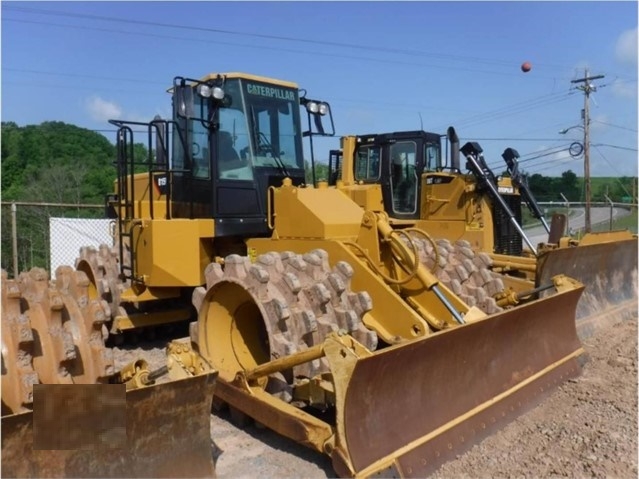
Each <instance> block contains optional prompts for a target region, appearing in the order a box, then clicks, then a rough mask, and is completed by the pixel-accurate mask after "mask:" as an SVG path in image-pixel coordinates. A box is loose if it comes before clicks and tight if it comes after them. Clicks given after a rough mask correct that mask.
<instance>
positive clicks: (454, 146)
mask: <svg viewBox="0 0 639 479" xmlns="http://www.w3.org/2000/svg"><path fill="white" fill-rule="evenodd" d="M446 137H447V138H448V141H449V142H450V166H451V168H453V169H455V170H459V137H458V136H457V132H455V128H453V127H452V126H449V127H448V130H446Z"/></svg>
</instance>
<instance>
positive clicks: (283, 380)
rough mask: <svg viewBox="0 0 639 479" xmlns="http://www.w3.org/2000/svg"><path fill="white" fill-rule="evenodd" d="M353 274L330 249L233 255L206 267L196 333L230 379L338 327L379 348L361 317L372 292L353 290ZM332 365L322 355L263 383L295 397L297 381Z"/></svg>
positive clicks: (198, 292)
mask: <svg viewBox="0 0 639 479" xmlns="http://www.w3.org/2000/svg"><path fill="white" fill-rule="evenodd" d="M352 274H353V271H352V269H351V267H350V266H349V265H348V264H346V263H343V262H340V263H337V264H336V265H335V267H334V268H332V269H331V268H330V267H329V264H328V255H327V253H326V252H325V251H323V250H314V251H312V252H310V253H307V254H305V255H299V254H296V253H292V252H283V253H274V252H272V253H266V254H263V255H261V256H259V257H258V258H257V260H256V261H255V263H253V264H252V263H251V262H250V261H249V259H248V258H246V257H242V256H239V255H230V256H228V257H227V258H226V259H225V262H224V267H222V266H221V265H219V264H217V263H211V264H210V265H209V266H208V267H207V268H206V270H205V276H206V288H204V287H200V288H197V289H196V290H195V291H194V293H193V304H194V305H195V307H196V309H197V310H198V313H199V314H198V323H197V327H195V328H192V330H191V331H192V340H193V341H194V342H195V343H196V344H197V345H198V348H199V350H200V353H202V354H203V355H204V356H205V357H207V358H208V359H209V360H210V361H211V362H212V364H213V366H214V367H215V368H216V369H218V370H219V371H220V378H221V379H223V380H226V381H231V380H233V378H234V377H235V374H236V373H237V372H238V371H241V370H249V369H252V368H254V367H255V366H257V365H258V364H261V363H264V362H267V361H269V360H273V359H278V358H283V357H286V356H290V355H291V354H293V353H296V352H300V351H304V350H306V349H307V348H309V347H311V346H315V345H318V344H321V343H322V342H323V341H324V339H325V338H326V336H327V334H329V333H330V332H332V331H339V330H342V331H344V332H346V333H350V334H352V335H353V336H354V337H355V338H356V339H357V340H358V341H361V342H362V343H363V344H364V345H365V346H366V347H367V348H369V349H371V350H374V349H375V348H376V347H377V336H376V334H375V333H374V332H373V331H370V330H368V329H367V328H366V327H365V326H364V325H363V323H362V320H361V318H362V315H363V314H364V313H366V312H367V311H369V310H370V309H371V308H372V302H371V299H370V297H369V296H368V294H367V293H353V292H352V291H351V290H350V278H351V276H352ZM325 372H329V368H328V364H327V363H326V362H325V361H324V360H314V361H312V362H309V363H305V364H301V365H297V366H293V367H291V368H290V369H288V370H286V371H284V372H283V373H276V374H273V375H271V376H270V377H269V379H268V383H266V381H262V382H261V383H260V384H261V385H262V386H263V387H266V389H267V390H268V391H269V392H271V393H273V394H275V395H277V396H279V397H281V398H282V399H284V400H287V401H290V400H291V398H292V396H291V392H292V387H293V386H294V385H295V383H296V381H297V380H299V379H302V378H311V377H314V376H316V375H318V374H321V373H325Z"/></svg>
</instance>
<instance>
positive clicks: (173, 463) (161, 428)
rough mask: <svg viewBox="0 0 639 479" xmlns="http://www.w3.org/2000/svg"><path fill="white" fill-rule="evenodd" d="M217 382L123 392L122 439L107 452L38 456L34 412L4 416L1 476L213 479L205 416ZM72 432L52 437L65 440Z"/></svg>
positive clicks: (211, 376)
mask: <svg viewBox="0 0 639 479" xmlns="http://www.w3.org/2000/svg"><path fill="white" fill-rule="evenodd" d="M216 378H217V372H210V373H207V374H202V375H199V376H194V377H190V378H187V379H180V380H177V381H171V382H166V383H162V384H157V385H153V386H148V387H144V388H141V389H133V390H130V391H127V392H126V439H124V438H122V440H121V441H120V442H119V443H118V444H111V445H110V446H109V445H108V444H107V445H104V446H102V447H92V448H89V449H75V450H61V449H57V450H40V449H38V447H39V446H37V445H36V444H37V443H38V442H39V441H40V440H39V438H38V437H34V415H35V414H37V411H36V412H34V411H28V412H24V413H20V414H14V415H8V416H4V417H3V418H2V476H3V477H34V478H36V477H37V478H46V477H67V478H70V477H82V478H88V477H92V478H97V477H112V478H113V477H122V478H124V477H130V478H138V477H174V478H178V477H189V478H190V477H201V478H211V477H215V467H214V462H213V454H212V451H213V449H212V440H211V435H210V418H211V417H210V414H211V404H212V401H213V393H214V388H215V382H216ZM56 387H65V388H75V389H73V394H77V392H76V391H79V390H80V389H79V388H86V387H115V388H124V387H125V386H124V385H64V386H56ZM122 390H123V389H122ZM36 424H37V423H36ZM71 427H73V425H71V424H69V425H68V426H67V428H66V429H61V430H59V431H57V433H58V434H60V435H67V434H68V433H69V429H70V428H71ZM35 429H36V431H35V432H38V431H39V429H38V426H37V425H36V427H35ZM34 441H35V443H34ZM40 442H41V441H40ZM34 446H35V447H34Z"/></svg>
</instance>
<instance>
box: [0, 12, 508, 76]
mask: <svg viewBox="0 0 639 479" xmlns="http://www.w3.org/2000/svg"><path fill="white" fill-rule="evenodd" d="M4 10H5V11H6V10H8V11H16V12H22V13H31V14H42V15H55V16H63V17H71V18H83V19H91V20H102V21H108V22H117V23H127V24H133V25H146V26H153V27H162V28H174V29H181V30H189V31H202V32H207V33H220V34H226V35H236V36H244V37H253V38H261V39H269V40H279V41H289V42H299V43H307V44H313V45H324V46H331V47H339V48H353V49H358V50H367V51H375V52H379V51H384V52H387V53H393V54H397V53H400V54H403V55H409V56H425V57H432V58H439V59H445V60H452V61H461V62H468V61H469V60H471V61H474V62H477V63H487V64H497V65H504V66H511V65H513V64H514V63H516V62H512V61H507V60H497V59H488V58H481V57H469V56H463V55H452V54H443V53H432V52H424V51H418V50H408V49H401V48H389V47H384V46H370V45H361V44H354V43H344V42H333V41H326V40H311V39H308V38H298V37H288V36H283V35H271V34H265V33H251V32H242V31H237V30H226V29H220V28H211V27H200V26H194V25H182V24H174V23H164V22H151V21H145V20H134V19H129V18H121V17H107V16H103V15H90V14H82V13H72V12H61V11H53V10H42V9H35V8H28V7H14V6H4Z"/></svg>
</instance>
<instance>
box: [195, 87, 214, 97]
mask: <svg viewBox="0 0 639 479" xmlns="http://www.w3.org/2000/svg"><path fill="white" fill-rule="evenodd" d="M197 93H198V95H200V96H201V97H204V98H209V97H210V96H211V87H210V86H208V85H198V86H197Z"/></svg>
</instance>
